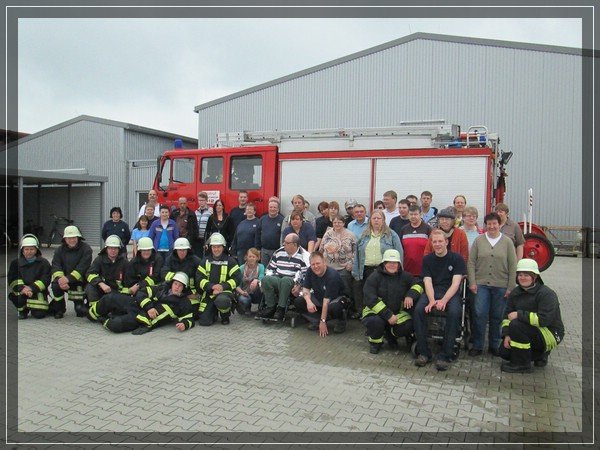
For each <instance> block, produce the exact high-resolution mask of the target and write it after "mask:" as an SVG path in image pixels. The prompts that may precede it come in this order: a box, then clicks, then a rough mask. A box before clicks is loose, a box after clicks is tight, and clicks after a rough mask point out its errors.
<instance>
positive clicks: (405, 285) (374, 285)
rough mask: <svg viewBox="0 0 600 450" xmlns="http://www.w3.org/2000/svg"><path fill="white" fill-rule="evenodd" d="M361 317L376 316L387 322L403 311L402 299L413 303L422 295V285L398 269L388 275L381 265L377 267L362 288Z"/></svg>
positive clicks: (418, 280)
mask: <svg viewBox="0 0 600 450" xmlns="http://www.w3.org/2000/svg"><path fill="white" fill-rule="evenodd" d="M363 292H364V303H365V308H364V310H363V317H365V316H368V315H370V314H378V315H379V316H380V317H381V318H382V319H384V320H386V321H387V320H389V318H390V317H392V316H393V315H394V314H399V313H401V312H402V311H404V298H405V297H410V298H412V299H413V300H414V301H415V303H416V301H417V300H418V299H419V297H420V296H421V294H422V293H423V283H422V281H421V280H420V279H419V278H418V277H413V276H412V275H411V274H410V273H408V272H404V271H403V270H402V268H399V270H398V273H395V274H389V273H387V272H386V271H385V270H384V268H383V264H380V265H379V267H377V270H376V271H375V272H373V273H372V274H371V275H370V276H369V278H367V280H366V281H365V286H364V290H363Z"/></svg>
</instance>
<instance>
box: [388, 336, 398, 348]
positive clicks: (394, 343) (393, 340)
mask: <svg viewBox="0 0 600 450" xmlns="http://www.w3.org/2000/svg"><path fill="white" fill-rule="evenodd" d="M385 340H386V341H387V343H388V345H389V346H390V348H391V349H392V350H394V349H397V348H398V338H397V337H396V336H394V335H393V334H391V333H386V335H385Z"/></svg>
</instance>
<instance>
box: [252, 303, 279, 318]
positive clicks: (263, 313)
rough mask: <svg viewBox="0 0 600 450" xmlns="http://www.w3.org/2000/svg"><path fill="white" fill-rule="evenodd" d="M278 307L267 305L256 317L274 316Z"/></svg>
mask: <svg viewBox="0 0 600 450" xmlns="http://www.w3.org/2000/svg"><path fill="white" fill-rule="evenodd" d="M276 309H277V308H276V307H275V306H267V307H266V308H264V309H262V310H260V311H259V312H258V314H257V315H256V317H255V319H258V320H260V319H270V318H272V317H273V314H275V310H276Z"/></svg>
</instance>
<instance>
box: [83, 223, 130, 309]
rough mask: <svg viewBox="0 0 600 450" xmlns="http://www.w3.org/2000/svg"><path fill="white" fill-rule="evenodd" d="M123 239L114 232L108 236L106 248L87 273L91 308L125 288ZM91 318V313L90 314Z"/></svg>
mask: <svg viewBox="0 0 600 450" xmlns="http://www.w3.org/2000/svg"><path fill="white" fill-rule="evenodd" d="M121 246H122V244H121V239H120V238H119V236H117V235H115V234H113V235H111V236H108V237H107V238H106V241H105V243H104V248H103V249H102V250H101V251H100V253H98V256H97V257H96V258H95V259H94V261H93V262H92V265H91V267H90V269H89V270H88V272H87V274H86V280H87V283H88V284H87V286H86V287H85V297H86V299H87V302H88V304H87V306H88V308H90V307H91V306H92V305H93V304H94V303H96V302H97V301H98V300H100V298H101V297H102V296H104V295H106V294H109V293H111V292H113V291H115V292H119V291H120V290H121V289H123V277H124V273H125V268H126V266H127V258H126V255H125V254H124V253H122V252H121V251H120V250H121ZM88 318H89V315H88Z"/></svg>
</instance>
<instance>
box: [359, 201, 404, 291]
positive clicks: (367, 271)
mask: <svg viewBox="0 0 600 450" xmlns="http://www.w3.org/2000/svg"><path fill="white" fill-rule="evenodd" d="M391 248H393V249H395V250H398V252H400V257H401V258H402V257H403V254H404V251H403V250H402V244H401V243H400V238H399V237H398V234H397V233H396V232H395V231H394V230H392V229H391V228H390V227H389V226H387V224H386V223H385V214H384V213H383V211H382V210H380V209H375V210H373V212H372V213H371V216H370V217H369V224H368V225H367V228H366V229H365V231H364V232H363V234H362V236H361V237H360V239H359V240H358V243H357V246H356V257H355V258H354V264H353V265H352V276H353V277H354V279H356V280H363V281H364V280H366V279H367V277H368V276H369V275H371V273H373V272H374V271H375V269H377V266H379V264H381V262H382V261H383V253H384V252H385V251H386V250H388V249H391Z"/></svg>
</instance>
